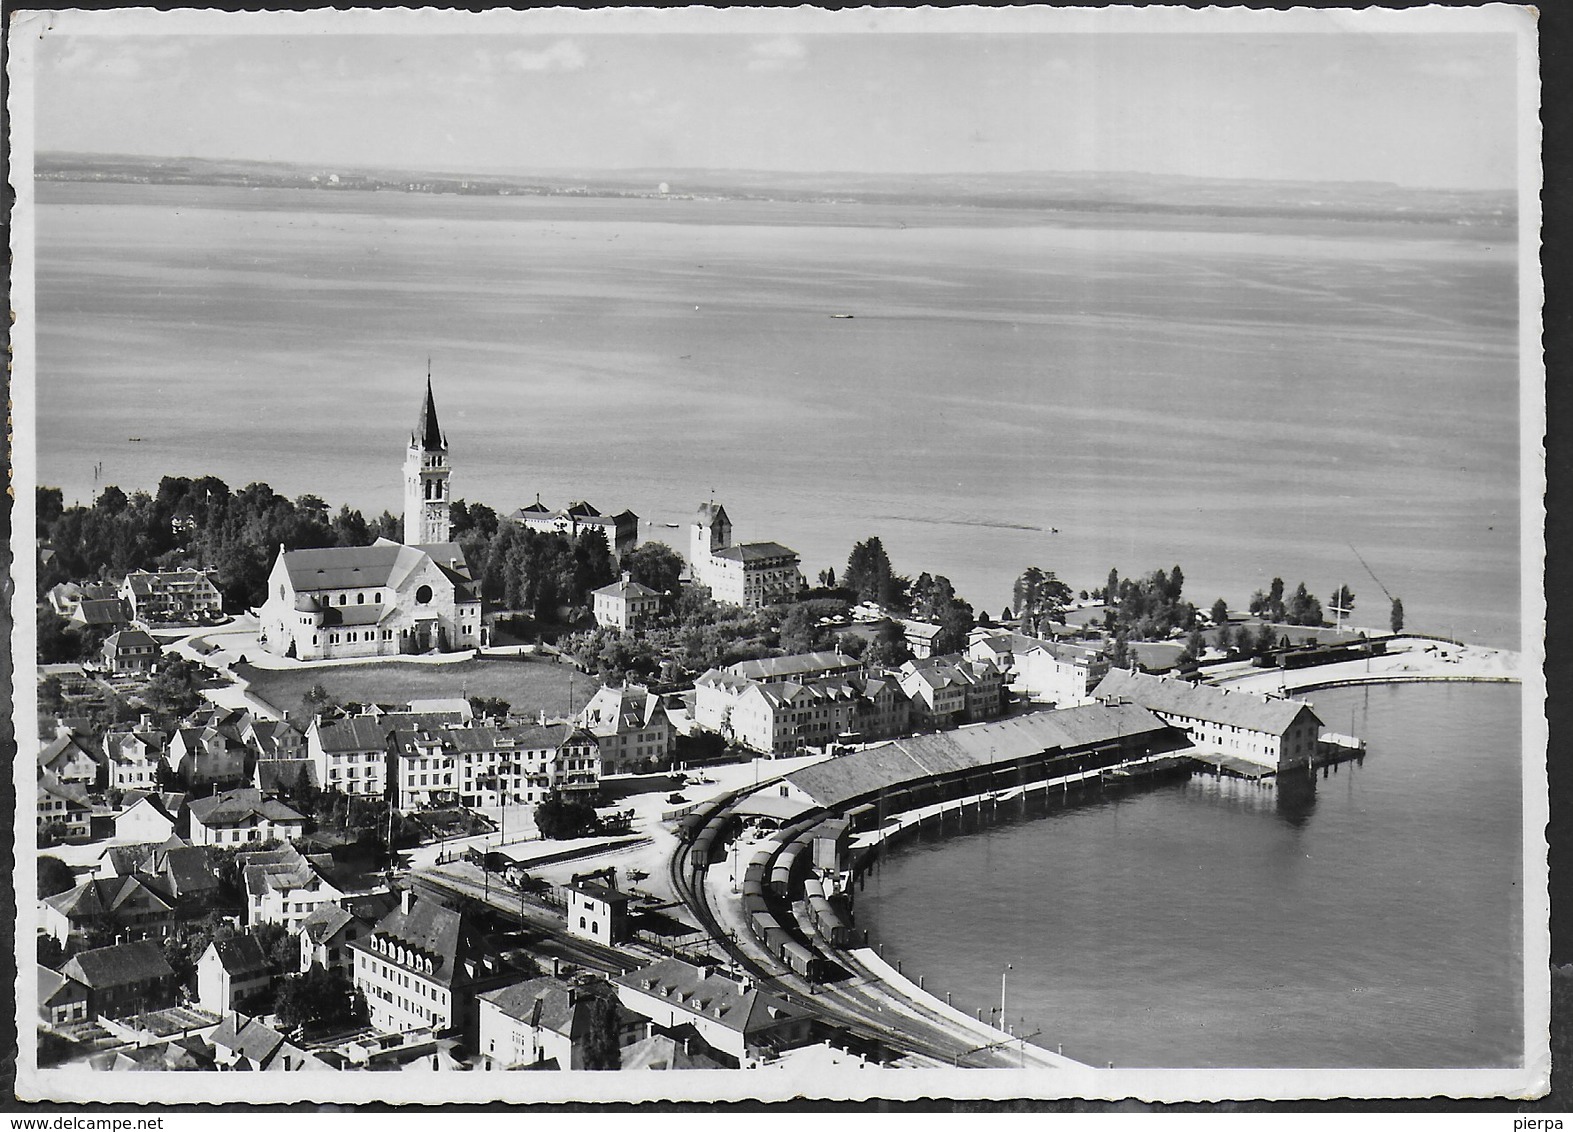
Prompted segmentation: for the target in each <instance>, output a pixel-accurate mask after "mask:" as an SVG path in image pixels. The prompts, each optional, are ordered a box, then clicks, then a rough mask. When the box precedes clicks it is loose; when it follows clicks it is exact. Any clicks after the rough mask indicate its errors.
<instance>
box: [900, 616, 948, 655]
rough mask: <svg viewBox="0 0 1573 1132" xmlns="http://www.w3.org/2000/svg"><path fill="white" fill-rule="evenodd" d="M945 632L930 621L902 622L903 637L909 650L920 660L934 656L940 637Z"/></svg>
mask: <svg viewBox="0 0 1573 1132" xmlns="http://www.w3.org/2000/svg"><path fill="white" fill-rule="evenodd" d="M944 631H945V630H944V629H943V628H942V627H941V626H939V625H935V624H933V623H932V622H929V621H902V622H901V635H902V637H903V638H904V639H905V640H906V642H907V648H909V649H911V650H912V655H913V656H915V657H917V658H918V659H919V660H923V659H925V658H927V657H931V656H933V655H934V650H935V647H936V642H937V641H938V640H939V635H940V634H941V633H943V632H944Z"/></svg>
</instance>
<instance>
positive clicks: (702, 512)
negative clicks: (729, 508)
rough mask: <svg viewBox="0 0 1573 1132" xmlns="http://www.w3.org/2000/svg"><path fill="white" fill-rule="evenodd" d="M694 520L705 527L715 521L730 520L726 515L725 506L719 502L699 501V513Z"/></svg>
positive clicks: (726, 521)
mask: <svg viewBox="0 0 1573 1132" xmlns="http://www.w3.org/2000/svg"><path fill="white" fill-rule="evenodd" d="M695 521H696V522H698V523H701V524H703V525H704V526H707V527H713V526H715V525H716V524H717V523H730V522H731V520H730V519H728V518H727V517H726V508H725V507H723V506H721V505H720V504H719V503H701V504H700V505H699V514H698V516H697V517H696V519H695Z"/></svg>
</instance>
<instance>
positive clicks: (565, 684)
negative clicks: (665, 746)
mask: <svg viewBox="0 0 1573 1132" xmlns="http://www.w3.org/2000/svg"><path fill="white" fill-rule="evenodd" d="M236 672H237V673H238V674H239V675H240V676H241V677H243V678H244V679H245V680H247V681H248V682H249V683H250V685H251V691H252V693H253V694H254V695H257V696H259V697H261V698H262V699H264V700H266V701H267V702H268V703H270V704H272V705H273V706H274V707H277V708H279V709H280V710H282V711H287V712H295V711H298V710H299V709H300V701H301V697H302V696H303V695H305V693H306V692H307V691H308V690H309V689H311V688H312V687H314V686H316V685H317V684H321V685H322V686H323V687H325V688H327V689H328V691H329V692H330V693H332V694H333V695H334V696H335V697H337V699H338V700H339V702H340V703H363V704H364V703H379V704H399V703H406V702H408V701H409V700H411V699H437V698H444V697H449V696H488V697H490V696H495V697H497V698H500V699H504V700H507V701H508V703H509V704H510V705H511V707H512V708H513V710H514V711H515V712H520V713H527V714H532V715H533V714H534V713H535V712H537V711H541V710H544V711H546V712H547V713H548V714H549V715H553V716H556V715H561V714H563V713H564V712H565V711H566V710H567V709H568V707H569V699H570V683H571V696H572V703H573V709H574V710H575V711H577V710H578V709H579V708H582V707H583V706H584V705H585V703H586V702H587V701H588V700H589V699H590V697H591V696H593V695H594V694H595V690H596V687H597V684H596V681H595V679H594V678H593V677H590V676H586V675H585V674H584V673H582V672H576V671H575V670H574V669H572V668H570V667H568V666H567V665H565V664H557V663H555V662H553V661H548V660H537V659H535V658H521V659H519V660H499V659H479V660H466V661H462V662H461V663H458V664H440V665H435V664H434V665H420V664H400V663H392V664H387V663H383V664H345V665H330V666H328V667H325V668H315V669H312V668H299V669H290V670H287V671H279V670H276V669H263V668H253V667H252V666H251V665H249V664H241V665H237V666H236Z"/></svg>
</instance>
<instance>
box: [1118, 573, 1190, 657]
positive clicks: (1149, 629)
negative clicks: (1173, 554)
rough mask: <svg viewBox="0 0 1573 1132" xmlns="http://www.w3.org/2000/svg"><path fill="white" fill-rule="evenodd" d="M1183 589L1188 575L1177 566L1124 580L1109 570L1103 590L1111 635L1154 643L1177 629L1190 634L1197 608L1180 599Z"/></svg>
mask: <svg viewBox="0 0 1573 1132" xmlns="http://www.w3.org/2000/svg"><path fill="white" fill-rule="evenodd" d="M1184 587H1185V575H1184V573H1183V572H1181V570H1180V568H1179V567H1178V566H1176V567H1175V568H1174V569H1173V570H1170V571H1167V572H1165V571H1163V570H1154V571H1153V572H1152V573H1151V574H1148V575H1147V576H1146V577H1144V578H1121V577H1120V576H1119V571H1118V570H1110V571H1109V584H1108V587H1107V588H1106V589H1105V591H1104V593H1105V598H1104V600H1105V601H1106V602H1107V603H1108V605H1109V607H1110V608H1109V612H1108V615H1107V617H1106V623H1107V625H1108V628H1109V630H1110V632H1112V633H1114V634H1115V635H1116V637H1118V636H1120V635H1121V634H1123V635H1124V636H1126V637H1127V638H1128V639H1130V640H1137V641H1155V640H1162V639H1164V638H1165V637H1168V636H1170V635H1171V634H1172V633H1173V632H1174V630H1176V629H1184V630H1186V631H1187V632H1188V631H1190V629H1191V628H1193V627H1194V626H1195V624H1196V607H1195V606H1194V605H1192V604H1191V603H1190V602H1188V601H1184V600H1182V599H1181V594H1182V592H1183V590H1184ZM1116 667H1120V666H1119V665H1116Z"/></svg>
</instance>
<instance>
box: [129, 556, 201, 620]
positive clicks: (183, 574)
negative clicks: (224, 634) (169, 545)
mask: <svg viewBox="0 0 1573 1132" xmlns="http://www.w3.org/2000/svg"><path fill="white" fill-rule="evenodd" d="M117 596H118V597H119V598H120V600H121V601H123V602H125V603H126V605H127V606H129V607H130V609H131V616H132V618H133V619H135V620H137V621H143V622H154V621H195V620H197V619H199V618H203V617H221V616H223V613H224V598H223V595H222V594H220V593H219V591H218V587H217V586H216V585H214V584H213V579H212V578H211V577H209V576H208V574H207V573H206V572H204V571H202V570H193V569H190V568H189V567H187V568H183V569H180V570H161V571H159V572H157V573H150V572H149V571H147V570H133V571H131V573H129V574H127V575H126V577H125V581H123V582H121V583H120V592H119V594H118V595H117Z"/></svg>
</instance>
